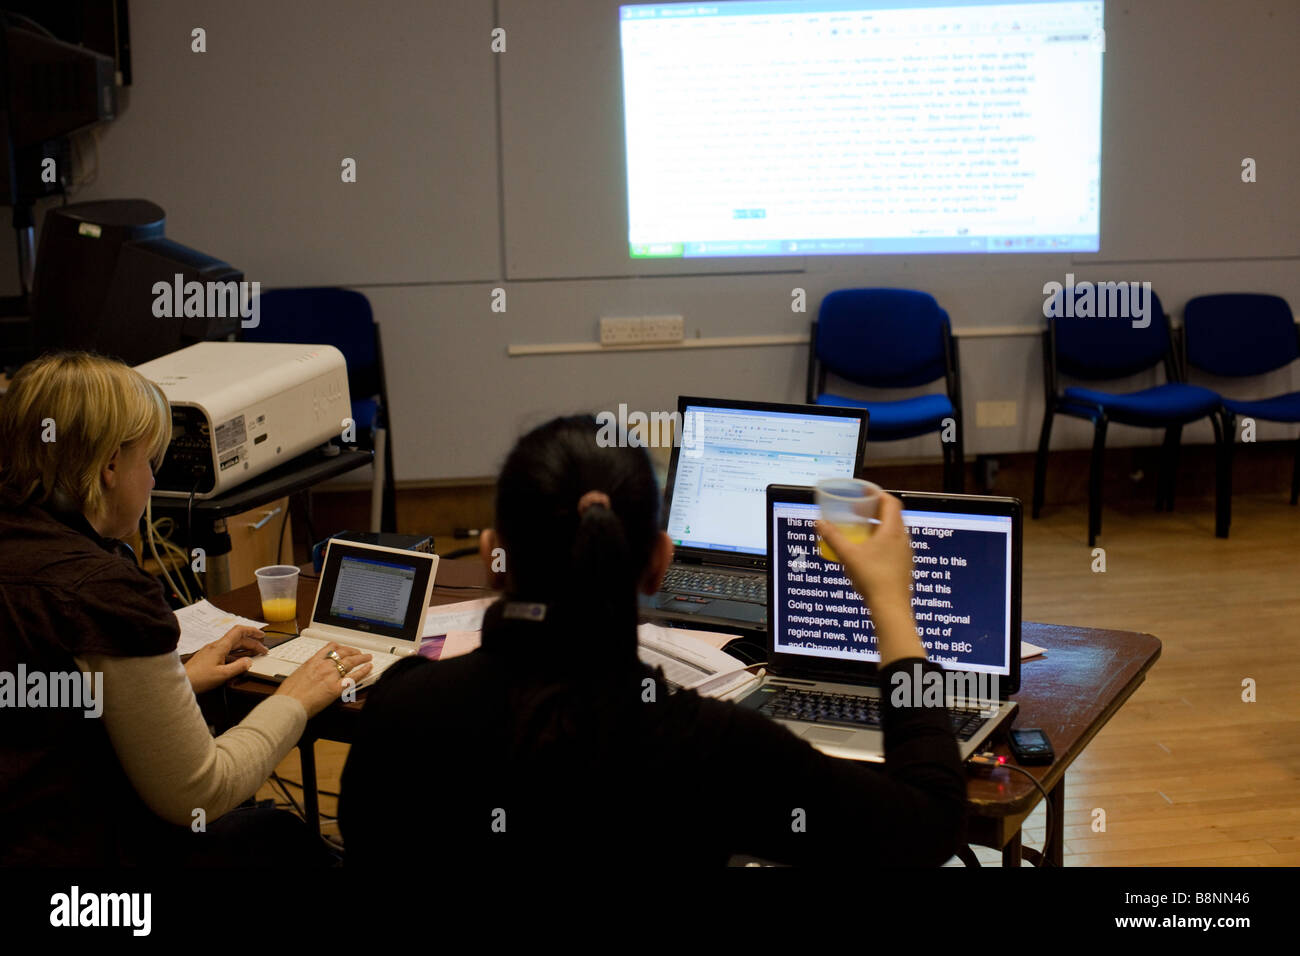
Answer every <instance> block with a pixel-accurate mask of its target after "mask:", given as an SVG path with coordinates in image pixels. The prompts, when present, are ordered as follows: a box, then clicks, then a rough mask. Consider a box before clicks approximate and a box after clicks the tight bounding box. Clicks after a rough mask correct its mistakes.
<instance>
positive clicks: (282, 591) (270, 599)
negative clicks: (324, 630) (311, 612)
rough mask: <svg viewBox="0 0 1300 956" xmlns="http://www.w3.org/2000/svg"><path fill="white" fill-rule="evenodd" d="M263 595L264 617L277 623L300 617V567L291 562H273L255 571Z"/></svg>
mask: <svg viewBox="0 0 1300 956" xmlns="http://www.w3.org/2000/svg"><path fill="white" fill-rule="evenodd" d="M253 573H254V575H256V577H257V590H258V592H259V593H260V594H261V596H262V617H264V618H266V621H267V623H269V624H276V623H284V622H287V621H296V620H297V619H298V569H297V568H296V567H294V566H293V565H291V564H273V565H270V566H269V567H265V568H258V569H257V570H256V571H254V572H253Z"/></svg>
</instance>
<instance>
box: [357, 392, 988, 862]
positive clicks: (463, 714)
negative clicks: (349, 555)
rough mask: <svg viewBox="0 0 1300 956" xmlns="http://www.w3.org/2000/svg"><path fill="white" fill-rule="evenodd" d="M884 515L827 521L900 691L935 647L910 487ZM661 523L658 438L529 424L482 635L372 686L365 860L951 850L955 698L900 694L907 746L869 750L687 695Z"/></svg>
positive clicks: (922, 856) (516, 456) (585, 422)
mask: <svg viewBox="0 0 1300 956" xmlns="http://www.w3.org/2000/svg"><path fill="white" fill-rule="evenodd" d="M881 517H882V524H881V525H880V526H879V527H878V528H877V530H876V533H875V534H874V535H872V536H871V538H870V539H869V540H868V541H867V542H866V543H865V544H862V545H856V546H855V545H853V544H850V543H848V542H846V541H844V540H843V539H842V538H841V537H840V536H839V535H837V534H836V532H835V529H834V528H832V527H821V526H819V529H818V530H819V531H820V532H821V533H822V534H823V535H824V536H825V537H826V538H827V540H828V541H829V542H830V543H831V545H832V546H833V547H834V548H835V549H836V551H837V552H838V553H839V554H841V555H842V556H844V558H845V565H846V568H847V571H848V573H849V576H850V578H851V580H852V581H853V583H854V585H855V587H857V588H858V590H859V591H860V592H861V593H862V594H863V595H864V597H865V598H866V600H867V601H868V603H869V605H870V607H871V608H872V617H873V620H874V622H875V626H876V631H877V637H878V646H879V649H880V652H881V662H880V666H881V671H882V674H881V677H882V680H883V681H885V682H886V686H888V684H887V682H888V680H889V677H890V675H891V674H892V672H893V671H894V670H895V669H898V668H905V669H907V670H909V671H910V670H911V668H912V667H913V665H915V664H918V663H920V662H924V661H925V653H924V651H923V650H922V648H921V645H920V642H919V640H918V638H917V634H916V626H915V623H914V621H913V618H912V612H911V604H910V593H909V585H910V581H911V548H910V545H909V543H908V538H907V533H906V531H905V529H904V528H903V524H902V519H901V516H900V510H899V503H898V500H897V499H895V498H892V497H886V499H885V500H884V501H883V503H882V515H881ZM658 518H659V492H658V488H657V487H656V485H655V481H654V477H653V474H652V472H651V467H650V463H649V460H648V458H647V457H646V454H645V452H644V451H642V450H639V449H634V448H617V447H602V446H601V444H599V443H598V442H597V424H596V421H595V419H593V418H590V417H575V418H561V419H556V420H554V421H551V422H549V423H547V424H546V425H543V426H541V427H540V428H537V429H535V430H534V431H532V432H530V433H529V434H527V435H525V436H524V437H523V438H522V439H520V441H519V443H518V444H517V445H516V446H515V448H514V450H513V451H512V452H511V454H510V456H509V457H508V458H507V460H506V463H505V466H504V468H503V470H502V472H501V476H500V479H499V482H498V485H497V498H496V528H495V529H494V530H493V531H488V532H485V533H484V535H483V538H482V541H481V550H482V552H483V556H484V559H485V560H486V561H488V562H490V561H491V559H492V552H493V549H495V548H503V549H504V552H505V572H504V575H501V576H499V577H498V580H497V583H498V585H499V586H500V587H501V588H502V590H503V592H504V593H503V596H502V598H501V599H500V600H498V601H497V602H496V603H494V604H493V605H492V606H491V607H490V608H489V609H488V612H487V614H486V616H485V618H484V621H483V643H482V646H481V647H480V648H479V649H478V650H477V651H475V652H474V653H472V654H468V655H466V656H464V657H459V658H455V659H452V660H448V661H443V662H433V661H428V660H424V659H422V658H418V657H417V658H411V659H409V660H406V661H403V662H401V663H399V664H396V665H394V666H393V667H391V668H389V670H388V672H387V673H386V674H385V675H384V677H383V678H382V679H381V680H380V681H379V683H378V684H377V685H376V686H375V687H374V688H373V689H372V690H371V691H370V693H369V697H368V699H367V700H366V704H365V711H364V715H363V717H362V720H361V726H360V728H359V731H358V736H357V738H356V741H355V743H354V745H353V747H352V751H351V753H350V755H349V757H348V762H347V765H346V767H345V768H344V772H343V784H342V798H341V802H340V810H339V813H340V826H341V828H342V832H343V836H344V840H345V843H346V848H347V858H348V860H349V862H350V863H353V864H357V865H361V866H383V865H394V864H397V863H405V864H408V865H409V864H410V863H411V862H418V863H419V864H420V865H423V866H429V867H434V868H437V869H443V868H447V869H452V868H456V867H463V866H483V865H494V864H511V863H515V864H525V865H533V864H541V865H548V866H562V867H566V868H567V867H570V866H576V865H582V864H600V863H604V864H608V863H611V862H624V863H627V864H629V865H633V866H638V865H639V866H645V865H651V866H678V865H693V864H722V863H725V862H726V861H727V859H728V858H729V857H731V856H732V855H735V854H745V855H752V856H756V857H760V858H763V859H767V860H771V861H775V862H788V863H822V862H838V861H843V862H852V863H855V864H856V863H883V864H886V865H889V864H893V865H912V866H934V865H938V864H940V863H942V862H944V861H945V860H947V859H948V858H949V857H950V856H952V854H953V853H954V852H955V851H956V849H957V846H958V841H959V839H960V836H961V828H962V812H963V806H964V801H965V793H966V786H965V778H964V775H963V773H962V768H961V764H960V762H959V760H958V755H957V747H956V743H955V740H954V738H953V734H952V731H951V728H950V725H949V720H948V716H947V714H946V712H945V711H944V710H943V709H942V708H934V707H929V708H926V707H917V708H899V707H894V706H892V704H891V703H890V702H889V701H888V695H887V696H886V697H885V698H882V707H883V708H884V717H883V730H884V736H885V747H886V753H887V758H888V759H887V762H886V763H885V764H884V765H865V764H858V763H854V762H850V761H845V760H837V759H833V758H831V757H827V756H825V755H824V754H822V753H820V752H818V751H817V750H814V749H813V748H812V747H811V746H810V745H809V744H807V743H806V742H804V741H803V740H801V739H799V738H798V737H796V736H795V735H794V734H792V733H791V732H790V731H789V730H787V729H786V728H784V727H782V726H781V725H779V724H776V723H774V722H772V721H769V720H768V719H766V718H765V717H762V716H760V715H758V714H756V713H754V712H752V711H750V710H747V709H743V708H741V707H737V706H735V705H734V704H731V703H725V702H721V701H717V700H711V699H704V698H701V697H699V696H698V695H696V694H695V693H694V692H693V691H683V692H678V693H676V694H670V693H669V692H668V688H667V687H666V686H665V684H664V683H663V681H662V680H661V679H660V677H659V676H658V675H657V674H655V673H653V672H651V671H650V670H649V669H647V668H646V667H645V666H644V665H643V664H642V663H641V662H640V660H639V659H638V658H637V635H636V626H637V592H638V591H642V592H645V593H653V592H654V591H656V590H657V589H658V586H659V583H660V580H661V579H662V577H663V574H664V571H665V569H666V568H667V566H668V563H669V562H670V560H671V558H672V542H671V541H670V540H669V539H668V537H667V535H665V534H664V533H663V532H661V531H660V530H659V522H658ZM489 566H490V564H489ZM920 666H922V667H923V668H924V669H927V670H928V669H934V668H936V667H937V665H934V664H931V663H928V662H925V663H921V664H920Z"/></svg>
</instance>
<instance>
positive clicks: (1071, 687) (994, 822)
mask: <svg viewBox="0 0 1300 956" xmlns="http://www.w3.org/2000/svg"><path fill="white" fill-rule="evenodd" d="M311 573H312V571H311V568H310V567H307V568H304V574H311ZM437 581H438V584H437V586H435V587H434V592H433V600H432V603H433V604H434V605H439V604H452V603H455V602H457V601H467V600H471V599H473V598H479V597H484V596H487V595H488V594H490V593H491V592H489V591H488V590H487V589H486V587H485V585H486V583H487V574H486V571H485V570H484V568H483V565H482V564H481V562H480V561H479V560H478V558H476V557H474V558H462V559H460V560H456V561H442V562H440V563H439V565H438V578H437ZM315 600H316V579H315V578H314V577H311V578H306V577H304V578H300V579H299V581H298V625H299V627H306V626H307V624H308V623H309V622H310V620H311V611H312V604H313V603H314V602H315ZM213 603H214V604H217V605H219V606H220V607H222V608H224V609H225V610H227V611H233V612H234V613H236V614H242V615H244V616H246V617H252V618H259V617H260V614H261V607H260V601H259V599H258V593H257V586H256V585H250V586H248V587H243V588H239V589H237V590H235V591H231V592H230V593H228V594H224V595H221V596H219V597H217V598H214V599H213ZM1021 636H1022V638H1023V639H1024V640H1026V641H1029V642H1030V643H1032V644H1037V645H1039V646H1040V647H1044V648H1046V649H1047V654H1046V656H1044V657H1039V658H1034V659H1032V660H1028V661H1024V662H1023V663H1022V669H1021V678H1020V692H1019V693H1018V694H1016V696H1015V698H1014V699H1015V700H1016V701H1017V703H1019V705H1020V710H1019V713H1018V714H1017V715H1016V720H1015V723H1016V725H1017V726H1020V727H1041V728H1042V729H1043V731H1044V732H1045V733H1046V734H1047V736H1048V738H1049V739H1050V740H1051V742H1052V748H1053V749H1054V750H1055V751H1056V760H1055V762H1053V763H1052V764H1050V765H1046V766H1038V767H1026V768H1025V769H1026V770H1027V771H1028V772H1029V773H1030V774H1032V775H1033V776H1034V777H1035V778H1036V779H1037V780H1038V781H1039V783H1040V784H1042V787H1043V789H1044V790H1046V791H1047V793H1048V796H1049V798H1050V800H1051V821H1050V829H1049V831H1048V844H1049V848H1050V852H1049V854H1048V856H1049V862H1050V863H1051V864H1052V865H1054V866H1060V865H1061V863H1062V857H1063V855H1064V849H1065V838H1064V833H1065V829H1064V827H1065V772H1066V770H1068V769H1069V767H1070V764H1072V763H1073V762H1074V761H1075V759H1076V758H1077V757H1078V756H1079V754H1080V753H1082V752H1083V748H1084V747H1086V746H1087V744H1088V741H1090V740H1092V738H1093V737H1095V736H1097V733H1098V732H1099V731H1100V730H1101V728H1102V727H1104V726H1105V725H1106V722H1107V721H1108V720H1110V718H1111V717H1112V716H1114V714H1115V712H1116V711H1118V710H1119V708H1120V707H1121V706H1122V705H1123V704H1124V702H1125V701H1126V700H1128V699H1129V697H1131V696H1132V695H1133V692H1134V691H1136V690H1137V689H1138V687H1140V686H1141V684H1142V681H1143V680H1144V679H1145V678H1146V673H1147V671H1148V670H1150V669H1151V665H1152V664H1154V663H1155V662H1156V659H1157V658H1159V656H1160V641H1159V640H1158V639H1157V638H1155V637H1153V636H1152V635H1150V634H1139V633H1136V632H1134V631H1106V630H1100V629H1097V628H1088V627H1068V626H1064V625H1059V624H1037V623H1034V622H1025V624H1024V625H1023V626H1022V634H1021ZM228 687H229V688H230V690H231V691H232V693H231V694H229V695H228V699H229V700H230V701H231V709H232V713H231V718H232V719H233V720H236V721H238V720H240V719H242V718H243V716H244V714H246V713H247V712H248V711H249V710H252V708H253V707H255V706H257V704H258V703H259V702H260V701H261V700H262V699H263V698H265V697H267V696H269V695H271V694H273V693H275V689H276V685H275V684H271V683H268V682H266V681H261V680H255V679H252V678H239V679H237V680H234V681H232V682H231V683H230V684H229V685H228ZM365 698H366V692H365V691H361V692H360V694H359V695H358V698H357V700H356V701H355V702H353V703H342V702H339V703H337V704H334V705H332V706H331V707H329V708H327V709H326V710H325V711H324V712H322V713H321V714H319V715H318V716H316V717H313V718H312V719H311V720H310V721H309V722H308V724H307V729H306V730H305V731H304V732H303V736H302V739H301V740H300V741H299V743H298V748H299V751H300V752H301V754H302V772H303V795H304V808H305V810H306V812H307V815H308V822H309V823H312V824H314V825H317V826H318V825H319V803H318V798H317V794H316V760H315V755H314V749H313V748H314V744H315V742H316V741H317V740H337V741H342V742H344V743H349V742H351V740H352V732H353V728H354V727H355V721H356V718H357V714H358V713H360V711H361V708H362V706H363V705H364V703H365ZM993 749H994V750H995V751H996V752H997V753H999V754H1004V755H1005V756H1006V757H1007V761H1008V763H1011V764H1014V763H1015V758H1014V757H1012V756H1011V751H1010V750H1009V749H1008V747H1007V743H1006V740H1005V735H1003V736H1002V739H1000V740H998V741H997V743H996V744H995V746H994V747H993ZM966 799H967V807H968V810H969V817H968V821H967V837H968V840H969V842H970V843H972V844H975V845H978V846H987V847H992V848H993V849H995V850H1001V851H1002V861H1003V864H1004V865H1006V866H1019V865H1020V861H1021V859H1022V858H1024V859H1027V860H1029V861H1030V862H1031V863H1036V864H1039V865H1041V864H1042V862H1043V861H1042V860H1041V858H1040V854H1039V852H1038V851H1037V850H1032V849H1030V848H1028V847H1023V846H1022V845H1021V840H1020V828H1021V825H1022V824H1023V823H1024V821H1025V818H1026V817H1028V816H1029V814H1030V812H1032V811H1033V809H1034V808H1035V807H1036V806H1037V805H1038V801H1039V800H1041V799H1042V796H1041V794H1040V793H1039V791H1038V789H1037V788H1036V787H1035V786H1034V785H1033V784H1031V783H1030V782H1029V781H1028V780H1026V779H1025V778H1024V777H1023V776H1022V775H1021V774H1019V773H1016V772H1015V771H1012V770H1007V769H1002V768H999V769H997V770H994V771H992V772H980V771H976V770H973V769H972V770H971V771H969V775H968V779H967V785H966ZM959 856H960V857H961V859H962V860H963V861H965V862H966V863H967V865H974V866H978V865H979V863H978V860H976V858H975V854H974V853H973V852H971V851H970V849H969V847H967V848H964V852H962V853H960V854H959Z"/></svg>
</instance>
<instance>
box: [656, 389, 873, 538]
mask: <svg viewBox="0 0 1300 956" xmlns="http://www.w3.org/2000/svg"><path fill="white" fill-rule="evenodd" d="M860 428H861V419H859V418H847V417H846V418H840V417H837V416H827V415H804V414H799V413H794V412H771V411H761V410H757V409H737V408H706V407H703V406H694V405H692V406H688V407H687V408H686V411H685V413H684V414H683V415H682V442H681V450H680V454H679V455H678V459H677V474H676V478H675V480H674V482H673V489H672V505H671V509H672V510H671V513H670V514H669V516H668V535H669V537H671V538H672V539H673V543H674V544H676V545H678V546H679V547H687V548H708V549H711V550H716V551H736V552H739V553H742V554H766V553H767V534H766V530H765V528H764V527H763V511H764V509H765V508H766V506H767V498H766V495H767V486H768V485H771V484H790V485H815V484H816V483H817V482H819V481H821V480H822V479H823V478H851V477H853V466H854V461H855V459H856V456H857V448H858V431H859V429H860Z"/></svg>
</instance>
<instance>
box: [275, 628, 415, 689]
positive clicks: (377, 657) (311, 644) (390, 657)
mask: <svg viewBox="0 0 1300 956" xmlns="http://www.w3.org/2000/svg"><path fill="white" fill-rule="evenodd" d="M326 643H327V642H326V641H320V640H317V639H316V638H314V637H295V638H294V639H293V640H292V641H285V642H284V643H283V644H281V645H279V646H278V647H276V648H273V654H274V655H275V657H277V658H279V659H280V660H282V661H289V662H290V663H291V664H301V663H303V662H304V661H307V660H309V659H310V658H311V657H312V655H314V654H315V653H316V652H317V651H319V650H320V649H321V648H322V647H324V646H325V644H326ZM361 650H363V651H364V650H365V648H361ZM365 653H367V654H369V655H371V661H370V663H371V668H370V675H369V676H370V678H371V679H372V680H373V679H374V678H376V677H378V676H379V675H380V674H382V673H383V672H384V671H386V670H388V668H389V667H390V666H392V665H393V664H396V663H397V662H398V661H400V660H401V658H400V657H398V656H396V655H394V654H385V653H383V652H382V651H365Z"/></svg>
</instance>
